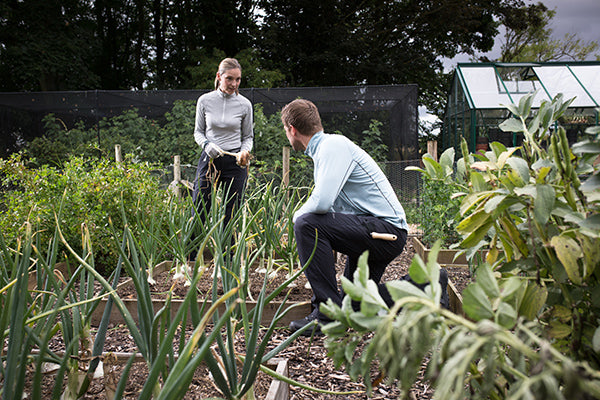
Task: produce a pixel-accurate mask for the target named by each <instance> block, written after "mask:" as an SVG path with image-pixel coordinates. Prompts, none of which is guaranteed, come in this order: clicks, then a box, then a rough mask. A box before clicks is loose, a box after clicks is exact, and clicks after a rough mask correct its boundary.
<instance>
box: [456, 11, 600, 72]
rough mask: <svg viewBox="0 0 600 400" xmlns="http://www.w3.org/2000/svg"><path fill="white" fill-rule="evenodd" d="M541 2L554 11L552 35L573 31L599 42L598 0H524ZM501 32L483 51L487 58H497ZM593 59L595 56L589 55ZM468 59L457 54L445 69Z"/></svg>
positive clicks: (599, 17)
mask: <svg viewBox="0 0 600 400" xmlns="http://www.w3.org/2000/svg"><path fill="white" fill-rule="evenodd" d="M538 2H541V3H543V4H544V5H546V7H548V8H549V9H551V10H554V11H556V14H555V15H554V18H552V20H551V21H550V28H551V29H552V37H553V38H554V39H562V38H564V36H565V35H566V34H567V33H575V34H576V35H577V37H578V38H580V39H582V40H583V41H584V42H586V43H587V42H590V41H592V40H593V41H596V42H599V43H600V0H534V1H531V0H526V3H527V4H532V3H538ZM502 40H503V34H502V33H500V34H499V35H498V36H497V37H496V44H495V45H494V48H493V49H492V51H490V52H489V53H484V54H486V55H487V56H488V58H489V59H495V58H498V56H499V55H500V45H501V44H502ZM590 59H591V60H594V59H595V57H591V58H590ZM468 61H470V59H469V56H468V55H458V56H457V57H455V58H453V59H451V60H447V61H446V62H445V68H446V69H447V70H450V69H452V68H453V67H455V66H456V63H457V62H468Z"/></svg>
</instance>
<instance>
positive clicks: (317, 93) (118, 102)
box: [0, 85, 418, 160]
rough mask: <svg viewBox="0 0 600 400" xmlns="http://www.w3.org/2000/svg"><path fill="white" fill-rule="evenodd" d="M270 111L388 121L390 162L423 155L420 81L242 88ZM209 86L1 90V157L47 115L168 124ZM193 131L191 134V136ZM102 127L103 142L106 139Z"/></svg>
mask: <svg viewBox="0 0 600 400" xmlns="http://www.w3.org/2000/svg"><path fill="white" fill-rule="evenodd" d="M240 91H241V93H242V94H243V95H244V96H246V97H247V98H248V99H250V101H251V102H252V103H253V104H262V106H263V111H264V113H265V114H267V115H269V114H272V113H275V112H277V111H279V110H280V109H281V108H282V107H283V106H284V105H285V104H287V103H288V102H290V101H291V100H294V99H296V98H305V99H309V100H311V101H313V102H314V103H315V104H316V105H317V106H318V107H319V110H320V112H321V116H322V118H323V124H324V126H325V127H326V128H327V129H330V130H339V131H341V132H343V133H344V135H347V136H349V137H350V138H351V139H356V138H359V137H360V135H361V133H362V131H363V130H365V129H367V128H368V126H369V122H370V121H371V120H373V119H375V120H378V121H380V122H382V124H383V125H382V128H381V129H382V133H383V140H384V143H385V144H386V145H387V146H388V148H389V157H388V158H389V159H390V160H411V159H415V158H418V138H417V130H418V111H417V86H416V85H388V86H352V87H316V88H276V89H258V88H249V89H241V90H240ZM204 92H205V91H203V90H154V91H107V90H93V91H81V92H40V93H0V157H6V156H7V155H8V154H10V153H12V152H15V151H18V150H20V149H21V148H23V147H24V146H25V145H26V143H28V142H29V141H31V140H33V139H34V138H36V137H39V136H42V135H43V134H44V126H43V118H44V116H46V115H48V114H50V113H52V114H54V115H55V116H56V117H57V118H59V119H60V120H61V121H62V122H64V124H65V126H67V127H69V128H71V127H73V126H74V125H75V124H76V123H77V122H78V121H81V122H83V124H84V125H85V126H86V127H87V128H90V127H98V126H99V122H100V121H101V120H102V119H104V118H111V117H114V116H118V115H120V114H122V113H123V112H125V111H127V110H130V109H137V111H138V114H139V115H140V116H144V117H147V118H151V119H155V120H157V121H158V122H159V123H161V122H164V120H163V118H164V115H165V113H167V112H169V111H170V110H171V109H172V107H173V105H174V104H175V102H176V101H177V100H190V101H195V100H196V99H197V98H198V97H199V96H200V95H201V94H202V93H204ZM191 134H192V132H190V135H191ZM101 136H102V135H101V131H100V130H98V141H102V137H101Z"/></svg>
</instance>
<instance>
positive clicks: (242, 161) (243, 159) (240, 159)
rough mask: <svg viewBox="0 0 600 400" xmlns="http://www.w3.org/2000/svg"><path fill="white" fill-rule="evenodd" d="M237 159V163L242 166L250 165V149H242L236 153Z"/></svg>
mask: <svg viewBox="0 0 600 400" xmlns="http://www.w3.org/2000/svg"><path fill="white" fill-rule="evenodd" d="M235 161H236V162H237V165H239V166H240V167H245V166H247V165H248V161H250V153H249V152H248V150H242V151H240V152H239V153H237V154H236V155H235Z"/></svg>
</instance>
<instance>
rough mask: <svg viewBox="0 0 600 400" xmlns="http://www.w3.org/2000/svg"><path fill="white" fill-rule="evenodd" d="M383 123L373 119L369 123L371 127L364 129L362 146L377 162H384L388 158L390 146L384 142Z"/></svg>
mask: <svg viewBox="0 0 600 400" xmlns="http://www.w3.org/2000/svg"><path fill="white" fill-rule="evenodd" d="M382 125H383V123H382V122H381V121H377V120H376V119H372V120H371V122H370V123H369V129H365V130H364V131H362V134H363V136H362V140H361V142H360V147H362V149H363V150H364V151H366V152H367V153H369V155H370V156H371V157H373V159H374V160H375V161H377V162H384V161H387V159H388V146H387V145H386V144H385V143H383V138H382V137H381V136H382V135H381V127H382Z"/></svg>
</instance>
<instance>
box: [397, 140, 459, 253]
mask: <svg viewBox="0 0 600 400" xmlns="http://www.w3.org/2000/svg"><path fill="white" fill-rule="evenodd" d="M422 161H423V165H424V166H425V169H423V168H419V167H414V166H409V167H406V170H408V171H419V172H421V173H422V174H423V194H422V197H421V199H422V202H423V207H421V209H420V215H419V217H420V218H419V219H418V220H419V221H420V227H421V229H422V231H423V237H422V240H423V243H424V244H425V245H426V246H428V247H431V246H432V245H433V243H435V241H436V240H441V241H442V243H443V245H444V246H445V247H450V246H451V245H452V244H454V243H456V242H457V241H458V238H459V235H458V233H457V232H456V223H455V221H454V218H455V217H456V215H457V213H458V206H459V204H460V200H458V199H456V198H454V197H453V195H454V194H455V193H456V191H457V188H456V185H455V184H454V182H455V180H457V179H460V177H459V176H457V174H456V173H455V172H454V149H453V148H449V149H447V150H446V151H444V152H443V153H442V155H441V156H440V161H439V162H438V161H436V160H435V159H434V158H433V157H432V156H431V155H430V154H429V153H425V154H424V155H423V157H422Z"/></svg>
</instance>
